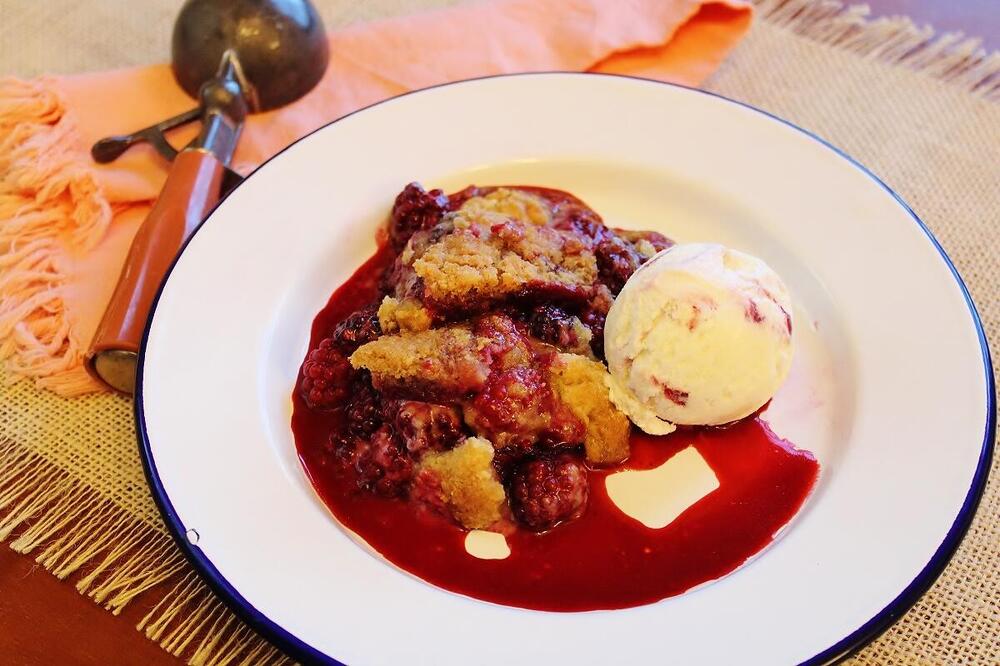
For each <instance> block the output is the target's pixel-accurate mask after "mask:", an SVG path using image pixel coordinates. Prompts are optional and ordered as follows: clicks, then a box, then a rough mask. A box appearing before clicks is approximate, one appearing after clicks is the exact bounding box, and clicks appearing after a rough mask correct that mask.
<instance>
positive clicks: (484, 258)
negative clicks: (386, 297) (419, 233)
mask: <svg viewBox="0 0 1000 666" xmlns="http://www.w3.org/2000/svg"><path fill="white" fill-rule="evenodd" d="M445 224H451V225H453V226H452V228H451V230H450V232H448V233H446V234H444V235H443V236H442V237H441V238H440V239H438V240H437V241H436V242H432V243H430V244H429V245H427V246H426V247H425V248H422V251H421V252H413V253H411V255H409V256H405V257H404V261H407V260H409V261H411V262H412V269H413V271H414V272H415V273H416V275H417V276H418V277H419V278H420V279H421V280H422V281H423V284H424V296H425V298H428V299H430V301H432V302H433V303H435V304H437V305H442V306H444V307H446V308H448V307H461V306H462V305H463V304H465V303H468V302H469V301H470V300H475V301H477V302H483V301H496V300H501V299H503V298H506V297H509V296H515V295H519V294H523V293H525V292H527V291H529V290H530V289H532V288H548V289H565V290H567V291H575V292H580V293H586V292H589V290H590V289H591V286H592V285H593V283H594V281H595V280H596V278H597V262H596V259H595V258H594V255H593V253H592V252H591V251H590V250H589V249H587V248H586V247H584V246H583V244H582V243H580V241H579V239H577V238H576V237H575V236H573V235H572V234H570V233H569V232H565V231H561V230H558V229H554V228H551V227H538V226H534V225H532V224H525V223H523V222H518V221H515V220H511V219H506V218H498V217H497V216H496V215H494V214H492V213H488V212H485V213H484V212H468V213H466V212H460V213H458V214H456V215H455V216H454V217H452V218H451V219H450V220H449V221H448V222H447V223H445Z"/></svg>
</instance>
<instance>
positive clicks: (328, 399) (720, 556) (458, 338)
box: [293, 183, 817, 610]
mask: <svg viewBox="0 0 1000 666" xmlns="http://www.w3.org/2000/svg"><path fill="white" fill-rule="evenodd" d="M380 238H381V239H382V242H381V243H380V248H379V251H378V252H377V254H376V255H375V256H374V257H373V258H372V259H370V260H369V261H368V262H367V263H366V264H365V265H364V266H362V267H361V268H360V269H359V270H358V272H357V273H355V275H354V277H352V278H351V280H350V282H349V283H348V284H346V285H344V286H343V287H341V288H340V289H339V290H338V291H337V292H336V293H335V294H334V296H333V297H332V298H331V301H330V303H329V304H328V305H327V307H326V308H325V309H324V311H323V312H321V313H320V315H319V316H318V317H317V319H316V322H315V323H314V326H313V341H312V344H311V347H310V349H309V351H308V353H307V355H306V357H305V360H304V362H303V364H302V367H301V371H300V375H299V380H298V383H297V385H296V395H295V397H294V407H295V413H294V416H293V429H294V430H295V434H296V440H297V444H298V447H299V452H300V456H301V458H302V460H303V464H304V465H305V466H306V469H307V471H308V472H309V475H310V478H311V479H312V480H313V483H314V484H315V485H316V487H317V489H318V490H319V492H320V494H321V496H322V497H323V499H324V500H325V501H326V503H327V504H328V506H330V508H331V510H332V511H333V513H334V514H335V515H336V516H337V518H338V519H339V520H340V521H341V522H342V523H343V524H345V525H346V526H347V527H349V528H350V529H351V530H353V531H354V532H355V533H357V534H358V535H359V536H361V537H362V538H363V539H365V540H366V541H367V542H368V543H369V544H371V545H372V546H373V547H374V548H375V549H376V550H378V551H379V552H380V553H382V554H383V555H384V556H385V557H386V558H387V559H389V560H390V561H392V562H394V563H396V564H397V565H399V566H401V567H403V568H404V569H407V570H410V571H412V572H413V573H416V574H417V575H419V576H421V577H422V578H424V579H426V580H429V581H430V582H433V583H435V584H437V585H439V586H441V587H445V588H447V589H451V590H455V591H460V592H463V593H466V594H470V595H472V596H477V597H480V598H484V599H488V600H491V601H497V602H500V603H508V604H512V605H518V606H524V607H529V608H546V609H550V610H586V609H592V608H610V607H622V606H630V605H636V604H638V603H647V602H649V601H653V600H656V599H659V598H663V597H664V596H669V595H671V594H677V593H679V592H682V591H684V590H685V589H688V588H689V587H691V586H693V585H695V584H697V583H700V582H703V581H704V580H710V579H711V578H713V577H718V576H719V575H722V574H723V573H726V572H728V571H730V570H732V569H734V568H735V567H736V566H738V565H739V564H740V563H741V562H742V561H744V560H745V559H746V558H747V557H749V555H751V554H753V552H756V550H759V549H760V548H761V547H763V545H765V544H766V543H767V542H768V541H769V540H770V536H771V535H773V534H774V532H775V530H776V528H777V527H780V525H782V524H784V523H785V522H787V520H788V519H790V518H791V516H792V515H793V514H794V513H795V511H796V510H797V508H798V506H799V505H800V504H801V502H802V501H803V500H804V498H805V496H806V494H807V493H808V491H809V489H810V488H811V486H812V482H813V480H814V479H815V474H816V469H817V468H816V464H815V460H813V459H812V458H811V456H808V455H807V454H806V455H802V453H803V452H800V451H798V450H796V449H794V448H791V447H790V446H789V445H787V443H784V442H782V441H781V440H779V439H778V438H776V437H775V436H774V435H773V434H772V433H770V431H769V430H768V429H767V427H766V425H765V424H763V423H762V422H760V421H759V420H758V419H757V418H756V416H755V415H751V416H750V417H748V418H746V419H744V420H742V421H740V422H738V423H736V424H733V425H731V426H728V427H726V428H719V429H702V430H698V429H692V428H690V427H687V428H686V429H685V428H684V427H682V430H681V431H678V432H677V433H674V434H672V435H669V436H665V437H651V436H649V435H646V434H643V433H642V432H641V431H639V430H638V429H637V428H633V425H632V421H631V420H630V416H631V414H632V409H631V407H630V406H631V405H634V404H635V403H634V401H635V400H636V399H637V398H635V397H634V396H633V397H630V398H628V399H627V400H625V399H622V400H618V399H616V398H615V396H616V395H617V394H618V393H617V392H616V391H615V390H613V388H614V387H615V386H616V384H615V378H613V377H612V376H611V375H610V374H609V369H608V365H607V362H606V349H605V342H606V335H605V325H606V322H607V321H608V315H609V312H610V310H611V308H612V306H613V305H614V303H615V300H616V298H617V297H618V296H619V294H620V293H622V292H623V290H624V289H626V285H627V283H629V281H630V278H632V276H633V275H634V274H635V273H636V271H637V270H639V269H640V267H642V266H643V265H644V264H646V263H647V262H649V261H650V260H651V259H652V258H653V257H654V256H657V255H659V254H660V253H662V252H663V251H665V250H668V249H669V248H671V247H672V246H673V245H674V243H673V242H672V241H671V240H669V239H668V238H666V237H665V236H664V235H662V234H660V233H657V232H654V231H630V230H623V229H616V228H613V227H611V226H608V225H606V224H605V223H604V221H603V220H602V219H601V217H600V215H598V214H597V213H596V212H595V211H594V210H592V209H591V208H589V207H588V206H587V205H586V204H584V203H583V202H582V201H581V200H580V199H578V198H576V197H575V196H573V195H571V194H568V193H566V192H562V191H559V190H553V189H546V188H543V187H526V186H497V187H493V186H491V187H475V186H471V187H467V188H466V189H464V190H461V191H459V192H456V193H454V194H451V195H446V194H445V193H444V192H442V191H441V190H430V191H428V190H425V189H424V188H423V187H422V186H420V185H419V184H417V183H411V184H409V185H407V186H406V187H405V188H404V189H403V191H402V192H400V193H399V195H398V196H397V197H396V199H395V202H394V204H393V206H392V210H391V213H390V214H389V219H388V222H387V228H386V229H385V231H384V232H380ZM666 254H669V252H668V253H666ZM643 272H645V271H643ZM754 307H756V306H754ZM755 312H756V310H755ZM789 321H790V320H789ZM790 333H791V325H790V324H789V327H788V334H789V335H790ZM607 339H608V340H609V341H610V340H611V338H610V337H609V338H607ZM609 351H610V350H609ZM636 363H640V361H636ZM631 367H632V359H631V357H630V359H629V368H630V369H631ZM636 367H639V366H638V365H637V366H636ZM633 374H634V373H633ZM623 376H624V375H623ZM630 376H631V375H630ZM622 386H624V384H620V385H618V388H621V387H622ZM664 386H666V384H664ZM622 390H624V389H622ZM669 390H675V389H673V388H670V389H669ZM630 395H631V394H630ZM666 395H668V397H669V391H668V392H667V394H666ZM650 404H651V405H654V406H655V404H654V403H650ZM650 418H652V419H653V420H656V417H655V416H654V417H647V421H648V420H649V419H650ZM635 422H636V423H637V424H639V423H640V421H639V420H636V421H635ZM671 427H672V426H671ZM657 434H658V433H657ZM734 438H735V439H738V440H739V441H740V446H741V447H743V449H744V451H743V452H742V454H741V456H731V455H730V456H728V459H727V455H728V454H727V453H726V448H727V446H732V445H733V440H734ZM687 446H695V447H696V448H697V450H698V451H699V453H700V455H701V456H702V457H703V458H704V459H705V460H706V461H707V463H708V464H709V465H710V466H711V468H712V469H713V470H714V474H715V475H716V476H717V477H718V479H719V484H718V485H719V486H720V487H719V489H718V490H715V491H714V492H712V494H711V495H710V496H709V497H708V499H706V500H704V501H702V502H700V503H698V504H696V505H694V506H693V507H691V509H690V510H688V511H686V512H685V513H683V514H682V515H681V517H680V518H678V520H677V521H675V523H674V524H672V525H671V526H668V527H667V528H665V529H663V530H659V531H654V530H649V529H647V528H645V527H642V526H641V525H640V524H639V523H637V522H636V521H635V520H633V519H631V518H629V517H628V516H626V515H624V514H623V513H621V511H619V510H617V509H616V508H615V507H614V505H613V503H612V502H611V501H610V500H609V497H608V493H607V491H606V489H605V487H604V486H605V484H604V480H605V478H606V477H607V476H608V475H609V474H612V473H614V472H615V471H616V470H620V469H624V467H626V466H627V467H628V468H629V469H633V470H634V469H651V468H653V467H655V466H657V465H661V464H665V461H667V460H668V459H669V458H670V457H671V456H672V455H673V454H675V453H677V452H678V451H679V450H681V449H683V448H685V447H687ZM737 458H739V459H738V460H737ZM724 459H725V460H724ZM727 478H742V479H743V481H742V482H741V483H740V484H738V485H739V487H736V485H737V484H733V486H734V487H728V486H726V485H725V481H726V479H727ZM747 479H749V481H748V480H747ZM748 494H749V495H753V497H750V498H748ZM709 499H711V500H714V501H711V502H710V501H709ZM689 514H690V515H689ZM685 521H687V522H685ZM732 521H735V524H737V525H739V524H741V523H740V521H744V522H754V521H756V523H757V524H755V525H753V526H752V527H748V528H746V529H743V530H737V531H736V532H737V533H735V534H725V533H724V532H725V529H726V528H725V527H723V528H722V529H720V526H725V525H727V523H728V522H732ZM476 530H488V531H490V532H496V533H500V534H502V535H505V537H506V539H507V541H508V542H509V543H510V551H509V552H510V553H511V554H510V556H509V557H508V558H506V559H504V560H502V561H501V560H484V559H476V558H473V557H471V556H470V555H469V554H468V553H466V552H465V550H464V549H463V547H462V545H461V540H462V539H463V538H464V536H465V535H466V534H467V533H469V531H476ZM678 558H681V559H678ZM687 558H695V560H697V559H698V558H701V560H702V561H700V562H695V563H694V564H691V562H688V563H686V564H682V563H681V560H683V559H687ZM695 560H692V561H695ZM491 577H492V579H491ZM487 579H489V580H487Z"/></svg>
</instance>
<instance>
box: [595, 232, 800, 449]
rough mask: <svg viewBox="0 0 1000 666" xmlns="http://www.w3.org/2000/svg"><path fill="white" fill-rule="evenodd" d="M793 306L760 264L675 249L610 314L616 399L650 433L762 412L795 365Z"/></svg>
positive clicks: (738, 256)
mask: <svg viewBox="0 0 1000 666" xmlns="http://www.w3.org/2000/svg"><path fill="white" fill-rule="evenodd" d="M791 311H792V306H791V299H790V298H789V295H788V289H787V288H786V287H785V285H784V283H783V282H782V281H781V278H779V277H778V275H777V274H776V273H775V272H774V271H773V270H772V269H771V268H770V267H769V266H768V265H767V264H765V263H764V262H763V261H761V260H760V259H758V258H756V257H753V256H750V255H748V254H745V253H743V252H739V251H737V250H732V249H729V248H726V247H723V246H721V245H715V244H709V243H689V244H681V245H675V246H674V247H672V248H670V249H668V250H664V251H663V252H661V253H659V254H658V255H656V256H655V257H653V258H652V259H651V260H650V261H649V262H648V263H646V264H645V265H644V266H642V268H640V269H639V270H638V271H636V272H635V274H634V275H632V277H631V278H629V280H628V282H627V283H626V284H625V287H624V288H623V289H622V291H621V293H620V294H619V295H618V298H617V299H615V302H614V305H613V306H612V307H611V311H610V312H609V313H608V318H607V323H606V324H605V329H604V346H605V353H606V355H607V360H608V369H609V370H610V373H611V378H610V380H609V383H610V391H611V398H612V400H613V401H614V403H615V404H616V405H617V406H618V408H619V409H621V410H622V411H624V412H625V413H626V414H627V415H628V416H629V418H630V419H632V421H633V423H635V424H636V425H637V426H639V427H640V428H642V429H643V430H645V431H646V432H648V433H651V434H666V433H669V432H671V431H673V430H674V428H675V425H674V424H683V425H720V424H723V423H729V422H731V421H736V420H738V419H741V418H743V417H744V416H747V415H749V414H752V413H753V412H754V411H756V410H758V409H760V407H761V406H763V405H764V404H765V403H766V402H767V401H768V400H770V399H771V397H772V396H773V395H774V394H775V392H776V391H777V390H778V388H779V387H780V386H781V384H782V382H784V380H785V378H786V377H787V375H788V370H789V368H790V367H791V362H792V318H791Z"/></svg>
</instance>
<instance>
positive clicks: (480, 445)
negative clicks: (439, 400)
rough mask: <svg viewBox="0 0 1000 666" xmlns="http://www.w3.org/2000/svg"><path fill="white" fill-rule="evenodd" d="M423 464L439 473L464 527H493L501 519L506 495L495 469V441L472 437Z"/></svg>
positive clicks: (443, 489)
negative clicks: (492, 442)
mask: <svg viewBox="0 0 1000 666" xmlns="http://www.w3.org/2000/svg"><path fill="white" fill-rule="evenodd" d="M420 468H421V470H422V471H423V470H428V471H430V472H431V473H433V474H434V475H435V476H436V477H437V479H438V481H439V482H440V484H441V492H442V494H443V495H444V501H445V504H446V505H447V506H448V509H449V510H450V511H451V514H452V515H453V516H454V517H455V520H457V521H458V522H459V523H461V524H462V526H463V527H466V528H468V529H478V528H483V527H489V526H490V525H492V524H493V523H495V522H497V521H498V520H500V517H501V514H500V509H501V507H502V506H503V503H504V500H505V497H506V496H505V494H504V489H503V486H502V485H501V484H500V480H499V479H498V478H497V474H496V470H494V469H493V445H492V444H490V443H489V441H488V440H485V439H482V438H480V437H469V438H467V439H466V440H465V441H464V442H462V443H461V444H459V445H458V446H456V447H455V448H454V449H452V450H451V451H445V452H443V453H430V454H428V455H427V456H425V457H424V459H423V461H422V462H421V464H420Z"/></svg>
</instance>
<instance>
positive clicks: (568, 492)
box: [510, 454, 589, 532]
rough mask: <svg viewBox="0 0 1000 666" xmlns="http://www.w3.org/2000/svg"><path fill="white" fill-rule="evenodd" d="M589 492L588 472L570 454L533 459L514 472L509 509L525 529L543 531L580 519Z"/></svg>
mask: <svg viewBox="0 0 1000 666" xmlns="http://www.w3.org/2000/svg"><path fill="white" fill-rule="evenodd" d="M588 493H589V486H588V482H587V471H586V469H584V467H583V465H581V464H580V463H579V462H577V461H576V460H574V459H573V458H572V457H571V456H570V455H568V454H563V455H559V456H555V457H549V458H535V459H534V460H530V461H528V462H526V463H524V464H522V465H521V466H520V467H519V468H518V469H517V470H516V471H515V472H514V475H513V478H512V479H511V485H510V501H511V509H512V510H513V511H514V515H515V516H516V517H517V519H518V520H520V521H521V523H523V524H524V525H525V526H526V527H527V528H528V529H531V530H533V531H535V532H545V531H547V530H550V529H552V528H553V527H555V526H556V525H558V524H559V523H562V522H565V521H567V520H572V519H574V518H577V517H578V516H580V514H582V513H583V510H584V509H585V508H586V506H587V495H588Z"/></svg>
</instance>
